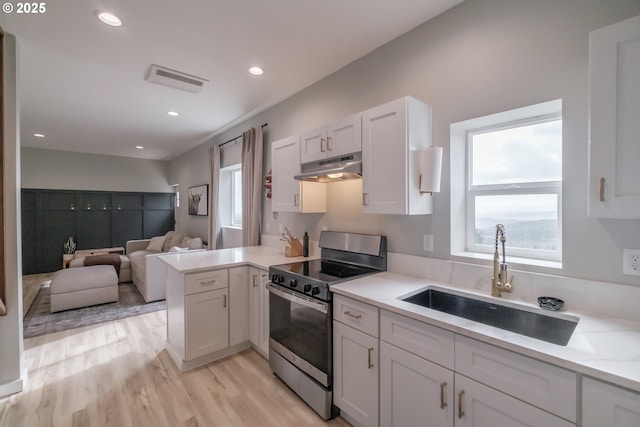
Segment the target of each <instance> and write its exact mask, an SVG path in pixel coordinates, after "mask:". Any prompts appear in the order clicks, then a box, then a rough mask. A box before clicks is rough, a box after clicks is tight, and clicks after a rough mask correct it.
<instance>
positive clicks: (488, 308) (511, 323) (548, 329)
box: [402, 288, 579, 345]
mask: <svg viewBox="0 0 640 427" xmlns="http://www.w3.org/2000/svg"><path fill="white" fill-rule="evenodd" d="M402 301H406V302H410V303H412V304H417V305H420V306H422V307H426V308H431V309H433V310H438V311H442V312H444V313H448V314H452V315H454V316H458V317H462V318H465V319H469V320H473V321H475V322H479V323H484V324H485V325H489V326H494V327H496V328H500V329H505V330H507V331H511V332H515V333H518V334H521V335H526V336H528V337H531V338H536V339H539V340H542V341H546V342H550V343H553V344H558V345H567V343H568V342H569V339H570V338H571V334H573V331H574V329H575V328H576V325H577V324H578V320H579V319H578V318H575V317H573V316H566V317H570V319H566V318H560V317H553V316H549V315H546V314H540V313H534V312H531V311H527V310H522V309H519V308H514V307H509V306H506V305H501V304H495V303H492V302H488V301H483V300H480V299H475V298H469V297H465V296H461V295H457V294H453V293H449V292H443V291H439V290H437V289H431V288H430V289H427V290H424V291H422V292H420V293H417V294H415V295H412V296H409V297H406V298H402Z"/></svg>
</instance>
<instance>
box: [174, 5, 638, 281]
mask: <svg viewBox="0 0 640 427" xmlns="http://www.w3.org/2000/svg"><path fill="white" fill-rule="evenodd" d="M638 14H640V2H638V1H637V0H613V1H609V2H603V1H602V0H580V1H575V0H538V1H530V0H467V1H466V2H464V3H462V4H460V5H459V6H457V7H455V8H454V9H452V10H450V11H447V12H445V13H444V14H442V15H440V16H439V17H436V18H435V19H433V20H431V21H429V22H427V23H425V24H423V25H421V26H419V27H417V28H415V29H414V30H412V31H410V32H409V33H407V34H405V35H403V36H401V37H399V38H397V39H395V40H393V41H392V42H390V43H388V44H387V45H385V46H382V47H381V48H379V49H377V50H375V51H373V52H371V53H370V54H368V55H366V56H365V57H363V58H361V59H360V60H358V61H355V62H354V63H352V64H350V65H348V66H347V67H345V68H343V69H342V70H339V71H338V72H336V73H334V74H332V75H331V76H329V77H327V78H325V79H324V80H322V81H320V82H318V83H316V84H315V85H313V86H311V87H309V88H307V89H305V90H303V91H302V92H299V93H298V94H296V95H294V96H292V97H291V98H289V99H287V100H285V101H284V102H282V103H280V104H278V105H276V106H274V107H272V108H271V109H269V110H267V111H265V112H263V113H261V114H260V115H258V116H256V117H254V118H252V119H250V120H248V121H246V122H244V123H242V124H240V125H238V126H236V127H234V128H232V129H229V130H228V131H226V132H224V133H223V134H221V135H218V136H217V137H216V138H214V140H213V141H212V142H209V143H207V144H204V145H206V146H208V145H210V144H211V143H220V142H222V141H225V140H226V139H229V138H232V137H234V136H237V135H239V134H240V133H242V131H244V130H246V129H247V128H249V127H251V126H254V127H255V126H259V125H260V124H262V123H265V122H267V123H268V124H269V125H268V127H267V128H265V131H266V132H265V168H264V170H265V171H268V170H269V169H270V167H271V166H270V165H271V161H270V148H269V147H270V145H271V142H273V141H276V140H278V139H280V138H284V137H286V136H289V135H292V134H295V133H299V132H302V131H305V130H307V129H310V128H313V127H315V126H317V125H321V124H324V123H328V122H330V121H332V120H335V119H338V118H341V117H343V116H346V115H348V114H351V113H355V112H357V111H362V110H365V109H367V108H370V107H373V106H376V105H379V104H382V103H384V102H387V101H390V100H393V99H396V98H400V97H402V96H404V95H412V96H414V97H416V98H418V99H420V100H423V101H425V102H428V103H429V104H431V106H432V107H433V137H434V143H435V145H441V146H443V147H445V156H444V165H443V172H442V173H443V176H442V192H441V193H438V194H436V196H435V200H434V209H435V212H434V214H433V215H425V216H412V217H407V216H393V215H363V214H361V213H360V212H359V211H358V203H359V200H360V197H361V196H360V190H359V188H358V185H360V184H358V183H335V184H328V185H329V187H328V206H329V213H327V214H324V215H321V214H286V213H279V216H278V219H274V218H273V216H272V211H271V201H270V200H269V199H266V200H265V201H264V203H263V233H266V234H272V235H274V234H277V231H278V224H279V223H283V224H285V225H288V226H289V227H290V228H291V229H292V231H293V232H294V233H295V234H298V235H301V234H302V233H303V232H304V231H308V232H309V234H310V237H311V239H312V240H318V237H319V232H320V229H321V227H322V226H324V225H326V226H328V227H329V228H330V229H334V230H349V231H358V232H366V233H381V234H385V235H387V236H388V242H389V250H390V251H392V252H398V253H405V254H411V255H419V256H429V257H434V258H439V259H452V257H451V255H450V242H449V239H450V212H449V210H450V209H449V191H448V188H449V182H450V180H449V166H448V164H449V125H450V124H451V123H455V122H458V121H462V120H466V119H470V118H474V117H479V116H484V115H488V114H492V113H496V112H501V111H506V110H510V109H514V108H518V107H522V106H527V105H532V104H536V103H540V102H543V101H549V100H553V99H562V103H563V122H564V124H563V133H564V149H563V159H564V165H563V168H564V172H563V174H564V176H563V194H564V205H563V240H564V241H563V244H564V253H563V268H562V270H560V271H558V270H545V269H543V268H531V270H532V271H542V272H549V273H554V274H560V275H566V276H571V277H579V278H588V279H593V280H601V281H605V282H607V281H608V282H618V283H626V284H634V285H640V280H639V279H638V278H637V277H633V276H624V275H622V273H621V270H622V249H623V248H638V247H640V221H638V220H596V219H590V218H588V217H587V186H586V185H587V153H588V140H587V138H588V35H589V32H590V31H593V30H595V29H597V28H600V27H603V26H605V25H608V24H611V23H614V22H618V21H621V20H623V19H626V18H629V17H632V16H635V15H638ZM203 149H205V148H203V147H199V148H197V149H195V150H193V151H192V152H190V153H187V154H186V155H184V156H182V157H181V158H180V164H178V163H175V162H172V165H171V170H172V176H173V174H176V175H181V173H182V172H181V168H182V167H183V165H185V164H190V163H197V162H198V161H199V156H201V153H202V150H203ZM460 161H463V160H462V159H460ZM381 172H384V171H381ZM207 174H208V172H207V171H193V170H192V173H191V174H190V176H189V177H190V179H191V180H192V181H198V180H200V181H201V180H206V178H207ZM196 175H197V176H196ZM423 234H433V235H434V246H435V250H434V252H432V253H431V252H429V253H427V252H423V251H422V235H423ZM458 260H462V261H469V262H478V263H484V264H487V262H482V261H472V260H465V259H459V258H458Z"/></svg>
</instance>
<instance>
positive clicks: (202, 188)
mask: <svg viewBox="0 0 640 427" xmlns="http://www.w3.org/2000/svg"><path fill="white" fill-rule="evenodd" d="M188 200H189V215H200V216H207V215H209V184H202V185H198V186H195V187H189V199H188Z"/></svg>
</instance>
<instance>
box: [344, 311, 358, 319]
mask: <svg viewBox="0 0 640 427" xmlns="http://www.w3.org/2000/svg"><path fill="white" fill-rule="evenodd" d="M344 315H345V316H349V317H351V318H353V319H356V320H358V319H360V318H361V317H362V314H353V313H352V312H350V311H345V312H344Z"/></svg>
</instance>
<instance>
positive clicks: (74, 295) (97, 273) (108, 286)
mask: <svg viewBox="0 0 640 427" xmlns="http://www.w3.org/2000/svg"><path fill="white" fill-rule="evenodd" d="M114 301H118V276H117V275H116V270H115V269H114V268H113V266H111V265H94V266H91V267H78V268H68V269H65V270H59V271H58V272H56V275H55V276H54V278H53V280H51V309H50V311H51V313H54V312H56V311H62V310H69V309H72V308H80V307H88V306H90V305H97V304H104V303H107V302H114Z"/></svg>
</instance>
